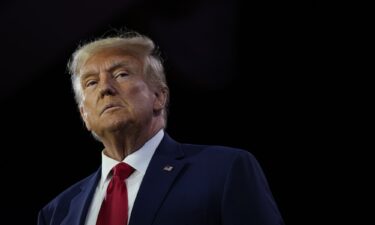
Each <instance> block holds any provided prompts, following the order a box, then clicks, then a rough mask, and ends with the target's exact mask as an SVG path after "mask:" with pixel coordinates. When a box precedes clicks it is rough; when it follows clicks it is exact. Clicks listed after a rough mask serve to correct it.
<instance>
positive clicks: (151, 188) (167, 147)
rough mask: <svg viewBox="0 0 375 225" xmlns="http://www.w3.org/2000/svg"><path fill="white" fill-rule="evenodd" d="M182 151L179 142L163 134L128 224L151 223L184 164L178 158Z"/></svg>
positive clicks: (145, 224) (143, 224)
mask: <svg viewBox="0 0 375 225" xmlns="http://www.w3.org/2000/svg"><path fill="white" fill-rule="evenodd" d="M182 157H183V152H182V150H181V149H180V148H179V144H178V143H176V142H175V141H173V140H172V139H171V138H170V137H169V136H168V135H167V134H165V136H164V138H163V140H162V142H161V143H160V145H159V147H158V148H157V149H156V151H155V154H154V156H153V157H152V159H151V162H150V164H149V166H148V168H147V171H146V174H145V176H144V178H143V181H142V184H141V186H140V188H139V191H138V194H137V197H136V200H135V202H134V206H133V209H132V213H131V216H130V221H129V225H136V224H142V225H151V224H152V223H153V221H154V219H155V216H156V214H157V211H158V209H159V208H160V206H161V205H162V203H163V201H164V199H165V197H166V195H167V193H168V191H169V190H170V188H171V186H172V185H173V182H174V180H175V179H176V178H177V177H178V174H179V173H180V172H181V170H182V169H183V168H184V166H185V164H186V163H185V162H183V161H181V160H179V159H181V158H182Z"/></svg>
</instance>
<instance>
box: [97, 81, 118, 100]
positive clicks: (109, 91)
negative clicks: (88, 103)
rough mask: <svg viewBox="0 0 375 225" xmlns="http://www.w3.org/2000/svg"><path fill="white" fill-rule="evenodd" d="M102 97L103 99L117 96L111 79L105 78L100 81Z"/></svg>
mask: <svg viewBox="0 0 375 225" xmlns="http://www.w3.org/2000/svg"><path fill="white" fill-rule="evenodd" d="M99 93H100V97H101V98H103V97H104V96H107V95H115V94H116V89H115V87H114V86H113V83H112V80H111V78H108V77H105V78H103V79H102V80H101V81H100V89H99Z"/></svg>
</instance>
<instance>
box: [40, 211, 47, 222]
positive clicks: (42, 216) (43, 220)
mask: <svg viewBox="0 0 375 225" xmlns="http://www.w3.org/2000/svg"><path fill="white" fill-rule="evenodd" d="M38 225H47V223H46V221H45V218H44V215H43V210H40V211H39V214H38Z"/></svg>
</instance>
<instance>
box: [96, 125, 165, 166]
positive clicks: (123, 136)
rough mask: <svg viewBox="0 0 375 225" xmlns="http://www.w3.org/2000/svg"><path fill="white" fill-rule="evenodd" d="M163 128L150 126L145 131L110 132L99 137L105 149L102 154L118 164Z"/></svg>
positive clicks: (124, 130) (125, 130)
mask: <svg viewBox="0 0 375 225" xmlns="http://www.w3.org/2000/svg"><path fill="white" fill-rule="evenodd" d="M162 128H163V126H160V125H159V126H151V127H148V128H147V129H134V128H133V129H123V130H121V131H115V132H113V131H112V132H110V133H107V134H105V135H103V136H102V137H101V141H102V143H103V145H104V147H105V149H104V154H106V155H107V156H108V157H110V158H112V159H115V160H117V161H119V162H121V161H123V160H124V159H125V157H126V156H128V155H130V154H131V153H133V152H135V151H137V150H138V149H140V148H141V147H142V146H143V145H144V144H145V143H146V142H147V141H148V140H150V139H151V138H152V137H153V136H154V135H155V134H156V133H157V132H159V130H161V129H162Z"/></svg>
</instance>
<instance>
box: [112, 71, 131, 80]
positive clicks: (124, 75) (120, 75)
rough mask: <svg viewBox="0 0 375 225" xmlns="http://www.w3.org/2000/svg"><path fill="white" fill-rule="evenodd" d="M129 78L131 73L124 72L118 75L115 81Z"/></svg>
mask: <svg viewBox="0 0 375 225" xmlns="http://www.w3.org/2000/svg"><path fill="white" fill-rule="evenodd" d="M127 76H129V73H127V72H125V71H123V72H119V73H116V74H115V79H119V78H124V77H127Z"/></svg>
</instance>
